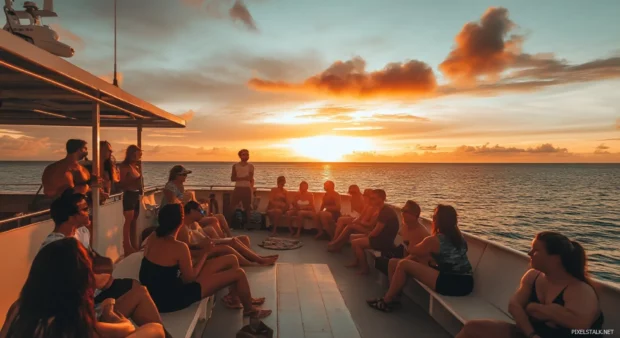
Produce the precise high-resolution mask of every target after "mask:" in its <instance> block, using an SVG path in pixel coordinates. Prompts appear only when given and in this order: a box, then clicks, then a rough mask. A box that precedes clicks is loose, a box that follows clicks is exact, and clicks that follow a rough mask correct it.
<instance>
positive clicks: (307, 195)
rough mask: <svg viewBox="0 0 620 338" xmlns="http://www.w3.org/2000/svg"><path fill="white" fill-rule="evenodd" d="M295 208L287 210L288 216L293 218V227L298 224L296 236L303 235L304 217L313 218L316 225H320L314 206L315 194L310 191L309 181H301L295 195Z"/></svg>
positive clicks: (293, 204) (293, 203) (293, 202)
mask: <svg viewBox="0 0 620 338" xmlns="http://www.w3.org/2000/svg"><path fill="white" fill-rule="evenodd" d="M292 206H293V208H292V209H290V210H289V211H287V213H286V214H287V216H288V217H289V219H291V227H294V226H295V224H297V232H296V233H295V237H299V236H301V230H302V228H303V227H304V219H307V218H309V219H311V220H312V222H313V223H314V225H315V227H318V222H319V219H318V214H317V212H316V209H315V208H314V195H313V194H312V193H311V192H309V191H308V182H306V181H301V183H299V191H298V192H297V193H296V194H295V195H294V196H293V201H292Z"/></svg>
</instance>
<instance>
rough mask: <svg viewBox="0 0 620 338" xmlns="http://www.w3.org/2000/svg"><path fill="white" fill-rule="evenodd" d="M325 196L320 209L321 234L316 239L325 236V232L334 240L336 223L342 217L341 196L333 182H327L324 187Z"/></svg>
mask: <svg viewBox="0 0 620 338" xmlns="http://www.w3.org/2000/svg"><path fill="white" fill-rule="evenodd" d="M323 188H324V189H325V195H323V202H321V208H320V209H319V233H318V234H317V235H316V237H315V238H316V239H318V238H320V237H322V236H323V234H324V233H325V231H327V234H328V235H329V237H330V239H333V238H334V235H335V230H336V222H337V221H338V218H339V217H340V194H339V193H338V192H337V191H336V184H334V182H333V181H326V182H325V184H324V185H323Z"/></svg>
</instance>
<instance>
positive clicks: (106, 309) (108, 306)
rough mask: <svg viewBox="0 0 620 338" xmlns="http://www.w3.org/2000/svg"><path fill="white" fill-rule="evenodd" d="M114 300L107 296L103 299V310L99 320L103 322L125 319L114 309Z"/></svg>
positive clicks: (115, 321)
mask: <svg viewBox="0 0 620 338" xmlns="http://www.w3.org/2000/svg"><path fill="white" fill-rule="evenodd" d="M114 305H115V300H114V299H112V298H108V299H106V300H104V301H103V304H102V306H103V311H102V313H101V318H100V321H101V322H104V323H122V322H124V321H125V320H127V319H126V318H125V317H124V316H123V315H122V314H120V313H118V312H116V311H115V310H114Z"/></svg>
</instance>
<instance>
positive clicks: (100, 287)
mask: <svg viewBox="0 0 620 338" xmlns="http://www.w3.org/2000/svg"><path fill="white" fill-rule="evenodd" d="M88 209H89V208H88V204H87V203H86V196H84V195H82V194H78V193H75V191H73V190H72V189H67V190H66V191H65V192H64V193H63V195H62V196H61V197H60V198H58V199H56V200H55V201H54V203H52V207H51V210H50V214H51V217H52V220H53V221H54V231H53V232H52V233H50V234H49V235H48V236H47V238H45V240H44V241H43V243H42V244H41V248H40V249H39V250H43V248H45V247H46V246H48V245H49V244H50V243H53V242H55V241H58V240H61V239H63V238H67V237H73V238H75V239H77V240H78V241H79V242H80V243H81V244H82V245H83V246H84V248H86V250H87V251H88V252H89V253H90V255H91V259H92V261H93V269H94V271H95V279H96V281H97V288H96V289H95V291H94V297H95V298H94V303H95V309H96V311H97V313H99V312H100V311H101V307H102V306H101V304H102V303H103V302H104V300H106V299H108V298H112V299H115V300H116V309H117V310H118V311H119V312H120V313H121V314H122V315H123V316H126V317H130V318H131V319H132V320H133V321H134V322H135V323H136V324H137V325H140V326H141V325H146V324H148V323H162V320H161V317H160V316H159V312H158V311H157V308H156V307H155V304H154V303H153V300H152V299H151V296H150V295H149V293H148V291H147V290H146V288H144V287H143V286H142V285H140V283H139V282H138V281H137V280H134V279H129V278H124V279H118V278H114V277H112V271H113V269H114V267H113V263H112V260H111V259H109V258H107V257H103V256H101V255H99V254H98V253H97V252H95V251H94V250H93V249H92V248H91V246H90V232H89V231H88V229H87V228H86V226H85V225H87V224H89V223H90V219H89V217H88Z"/></svg>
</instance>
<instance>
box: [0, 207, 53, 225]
mask: <svg viewBox="0 0 620 338" xmlns="http://www.w3.org/2000/svg"><path fill="white" fill-rule="evenodd" d="M49 212H50V209H45V210H39V211H35V212H31V213H28V214H24V215H21V216H15V217H11V218H7V219H2V220H0V225H2V224H6V223H10V222H15V221H19V220H22V219H25V218H30V217H35V216H41V215H44V214H47V213H49Z"/></svg>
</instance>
